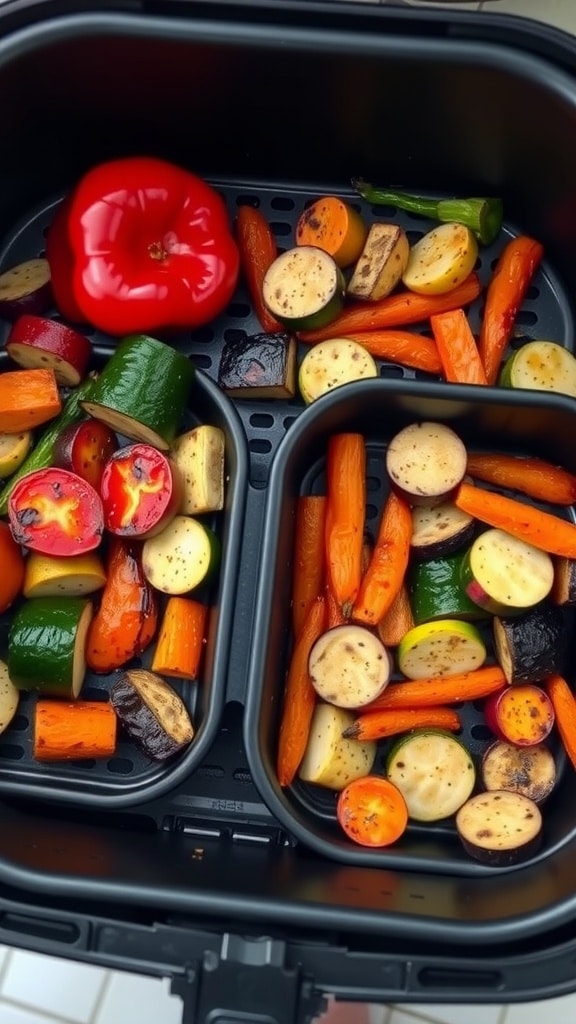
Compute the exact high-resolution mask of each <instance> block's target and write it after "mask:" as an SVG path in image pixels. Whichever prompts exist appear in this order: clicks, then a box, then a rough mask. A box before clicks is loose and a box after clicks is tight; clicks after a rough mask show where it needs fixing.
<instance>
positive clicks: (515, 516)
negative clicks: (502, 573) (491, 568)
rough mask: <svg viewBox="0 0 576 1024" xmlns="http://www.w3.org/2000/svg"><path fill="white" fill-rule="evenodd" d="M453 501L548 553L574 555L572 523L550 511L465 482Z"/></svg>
mask: <svg viewBox="0 0 576 1024" xmlns="http://www.w3.org/2000/svg"><path fill="white" fill-rule="evenodd" d="M454 503H455V505H457V507H458V508H459V509H461V510H462V511H463V512H467V513H468V515H471V516H473V517H474V519H479V520H480V521H481V522H482V523H487V524H488V526H494V527H496V528H497V529H499V530H505V531H506V532H507V533H511V534H512V536H513V537H519V538H520V540H524V541H526V543H527V544H532V545H533V546H534V547H535V548H540V549H541V550H542V551H547V552H548V554H550V555H561V556H564V557H565V558H576V526H575V525H574V523H569V522H567V521H566V520H565V519H559V518H558V516H554V515H552V514H551V513H550V512H542V511H541V510H540V509H538V508H533V506H532V505H526V504H525V503H524V502H522V501H516V499H515V498H507V497H505V496H504V495H503V494H496V493H495V492H494V491H485V490H484V489H483V488H482V487H476V486H475V485H474V484H466V483H462V484H460V487H459V488H458V491H457V492H456V496H455V498H454Z"/></svg>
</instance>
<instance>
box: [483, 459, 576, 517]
mask: <svg viewBox="0 0 576 1024" xmlns="http://www.w3.org/2000/svg"><path fill="white" fill-rule="evenodd" d="M466 472H467V473H468V474H469V475H470V476H472V477H474V479H476V480H483V481H484V483H487V484H495V485H496V486H497V487H507V488H508V489H509V490H512V491H520V492H521V493H522V494H526V495H528V497H530V498H535V499H536V500H537V501H546V502H548V503H549V504H551V505H573V504H574V502H576V476H575V475H574V474H573V473H569V472H568V470H566V469H562V468H561V467H560V466H554V465H553V464H552V463H551V462H546V461H545V459H537V458H523V457H521V456H519V455H494V454H491V453H482V452H476V453H469V454H468V461H467V466H466Z"/></svg>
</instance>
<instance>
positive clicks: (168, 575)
mask: <svg viewBox="0 0 576 1024" xmlns="http://www.w3.org/2000/svg"><path fill="white" fill-rule="evenodd" d="M219 560H220V542H219V540H218V537H217V536H216V534H215V533H214V532H213V531H212V530H211V529H210V528H209V527H208V526H206V525H205V524H204V523H201V522H199V521H198V520H197V519H192V518H191V517H190V516H182V515H177V516H174V518H173V519H172V520H171V522H170V523H169V524H168V526H166V527H165V528H164V530H162V533H157V534H156V535H155V536H154V537H149V538H148V539H147V540H145V541H144V544H143V546H142V570H143V572H144V575H145V577H146V579H147V580H148V582H149V583H151V584H152V586H153V587H155V588H156V590H159V591H161V593H163V594H171V595H172V594H186V593H187V592H188V591H189V590H194V589H195V588H196V587H199V586H200V584H201V583H204V582H205V581H206V580H207V579H208V578H209V577H210V576H211V575H212V573H213V571H214V570H215V569H216V566H217V565H218V563H219Z"/></svg>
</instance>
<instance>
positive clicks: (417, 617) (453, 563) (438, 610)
mask: <svg viewBox="0 0 576 1024" xmlns="http://www.w3.org/2000/svg"><path fill="white" fill-rule="evenodd" d="M464 558H465V556H464V555H463V554H455V555H451V556H450V557H446V558H433V559H429V560H427V561H425V562H418V563H417V564H415V565H414V566H413V568H412V570H411V574H410V589H411V597H412V612H413V615H414V621H415V623H416V625H419V624H420V623H421V622H431V621H433V620H434V619H464V620H467V621H475V620H478V619H483V618H487V613H486V612H485V611H484V610H483V609H482V608H480V607H479V606H478V605H477V604H476V603H475V602H474V601H472V600H471V599H470V598H469V597H468V594H467V593H466V590H465V587H464V585H463V583H462V565H463V562H464Z"/></svg>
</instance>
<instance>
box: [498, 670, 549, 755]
mask: <svg viewBox="0 0 576 1024" xmlns="http://www.w3.org/2000/svg"><path fill="white" fill-rule="evenodd" d="M484 717H485V719H486V725H487V726H488V728H489V729H491V730H492V732H493V733H494V735H495V736H496V737H497V738H498V739H500V740H506V742H507V743H514V744H515V745H516V746H518V747H531V746H534V745H535V744H537V743H542V742H543V741H544V740H545V739H547V737H548V736H549V735H550V733H551V732H552V729H553V727H554V719H555V715H554V706H553V704H552V701H551V700H550V698H549V696H548V694H547V693H546V691H545V690H543V689H542V688H541V687H540V686H534V685H533V684H531V683H519V684H517V685H514V686H507V687H506V688H505V689H504V690H502V691H501V692H500V693H493V694H492V695H491V696H490V697H488V698H487V699H486V703H485V704H484Z"/></svg>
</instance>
